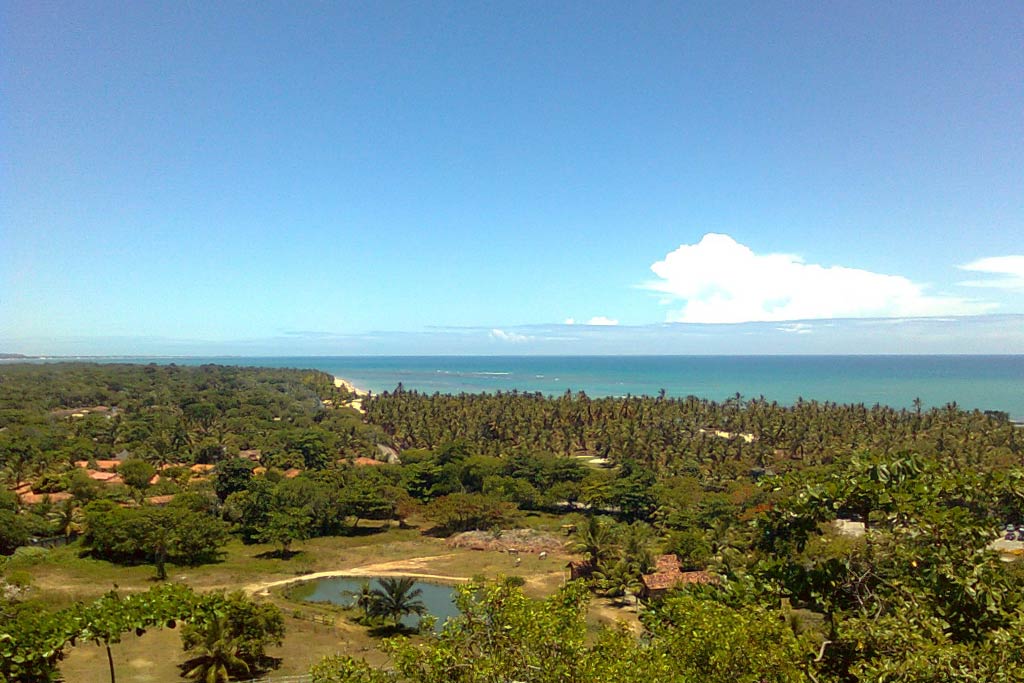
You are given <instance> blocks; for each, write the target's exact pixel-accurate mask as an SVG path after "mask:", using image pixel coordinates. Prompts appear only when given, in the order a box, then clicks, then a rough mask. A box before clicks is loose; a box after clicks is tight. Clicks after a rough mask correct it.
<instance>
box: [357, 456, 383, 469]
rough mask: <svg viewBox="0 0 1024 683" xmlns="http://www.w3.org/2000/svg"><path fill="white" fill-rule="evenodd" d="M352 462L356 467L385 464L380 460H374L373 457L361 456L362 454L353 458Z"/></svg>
mask: <svg viewBox="0 0 1024 683" xmlns="http://www.w3.org/2000/svg"><path fill="white" fill-rule="evenodd" d="M352 464H353V465H355V466H356V467H366V466H368V465H369V466H370V467H376V466H377V465H387V463H386V462H382V461H380V460H374V459H373V458H367V457H365V456H362V455H361V456H359V457H358V458H356V459H355V460H353V461H352Z"/></svg>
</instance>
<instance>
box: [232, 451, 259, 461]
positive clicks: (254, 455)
mask: <svg viewBox="0 0 1024 683" xmlns="http://www.w3.org/2000/svg"><path fill="white" fill-rule="evenodd" d="M238 457H239V458H245V459H246V460H252V461H253V462H259V461H260V458H262V457H263V451H261V450H260V449H258V448H249V449H246V450H244V451H238Z"/></svg>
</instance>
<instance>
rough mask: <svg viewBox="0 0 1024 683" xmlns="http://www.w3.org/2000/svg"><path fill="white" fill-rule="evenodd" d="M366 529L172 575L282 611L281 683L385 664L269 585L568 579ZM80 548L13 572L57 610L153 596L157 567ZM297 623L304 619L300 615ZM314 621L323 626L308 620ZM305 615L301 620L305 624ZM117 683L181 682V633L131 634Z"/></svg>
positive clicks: (101, 661)
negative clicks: (336, 576)
mask: <svg viewBox="0 0 1024 683" xmlns="http://www.w3.org/2000/svg"><path fill="white" fill-rule="evenodd" d="M522 522H523V526H529V527H531V528H535V529H541V530H546V531H551V532H552V533H557V531H558V529H559V528H560V525H561V524H562V523H563V522H564V519H563V518H561V517H558V516H553V515H530V516H529V517H528V518H526V519H524V520H522ZM364 524H365V528H363V529H362V530H361V533H360V534H359V535H355V536H341V537H328V538H317V539H312V540H309V541H305V542H302V543H299V544H296V546H295V548H294V550H295V551H297V552H296V553H295V554H294V555H293V556H291V557H290V558H289V559H287V560H283V559H279V558H277V557H274V556H273V552H272V551H273V550H274V548H272V547H271V546H266V545H249V546H247V545H243V544H242V543H241V542H238V541H233V542H232V543H230V544H229V545H228V546H227V547H226V549H225V550H226V552H225V554H224V556H223V558H222V559H221V561H220V562H217V563H215V564H209V565H204V566H200V567H169V568H168V573H169V579H170V580H171V581H178V582H181V583H186V584H188V585H190V586H192V587H193V588H195V589H196V590H200V591H208V590H218V589H223V590H238V589H246V590H248V591H249V592H252V593H253V594H254V595H256V596H257V597H258V598H259V599H263V600H270V601H272V602H274V603H275V604H277V605H278V606H279V607H280V608H281V609H282V610H283V611H284V613H285V615H286V623H285V626H286V638H285V642H284V645H283V646H282V647H280V648H273V650H272V651H270V652H268V654H270V655H271V656H274V657H278V658H280V660H281V666H280V668H279V669H277V670H276V671H274V672H272V675H274V676H286V675H293V674H301V673H305V672H307V671H308V670H309V667H310V666H311V665H313V664H315V663H316V662H318V661H319V660H320V659H321V658H322V657H324V656H326V655H330V654H336V653H344V654H349V655H353V656H356V657H361V658H364V659H366V660H367V661H370V662H371V663H375V664H381V663H383V662H384V656H383V655H382V654H380V653H379V652H378V651H377V647H376V646H377V644H378V642H379V641H378V640H377V639H375V638H374V637H372V636H370V635H369V633H368V632H367V629H366V628H365V627H363V626H360V625H358V624H355V623H353V622H352V621H351V616H352V615H351V614H350V613H349V612H347V611H346V610H343V609H341V608H337V607H333V606H325V605H312V604H310V603H301V602H297V601H293V600H290V599H289V598H288V597H287V593H288V590H287V587H286V586H277V587H274V588H272V589H269V590H267V589H266V588H265V584H268V583H273V582H287V581H290V580H295V581H300V580H302V577H303V576H305V575H307V574H310V573H313V572H332V571H344V570H356V571H358V570H361V569H362V568H368V571H367V575H373V574H374V571H373V570H374V568H375V567H377V566H380V565H384V567H386V570H385V571H388V572H391V573H401V572H402V570H403V568H405V569H408V570H409V571H410V572H416V573H422V574H430V575H434V576H441V577H450V578H451V579H457V578H471V577H476V576H485V577H488V578H493V577H496V576H498V575H506V576H521V577H523V579H524V580H525V581H526V583H525V585H524V590H525V591H526V593H527V594H528V595H530V596H532V597H542V596H544V595H548V594H550V593H551V592H552V591H554V590H555V589H556V588H557V587H558V586H559V585H560V584H561V583H562V581H564V579H565V578H566V572H565V565H566V562H567V561H568V559H569V555H568V554H566V553H557V552H556V553H551V554H550V555H549V556H548V557H547V558H546V559H540V557H538V556H537V555H527V554H522V555H521V556H520V562H519V563H517V562H516V560H515V558H514V557H512V556H511V555H509V554H508V553H504V552H498V551H489V550H467V549H456V548H450V547H448V546H446V545H445V543H444V541H443V540H441V539H437V538H433V537H430V536H427V535H423V534H422V533H421V532H420V531H419V530H417V529H399V528H396V527H390V526H380V527H374V526H372V525H371V524H366V523H364ZM80 553H81V548H80V547H79V546H78V544H72V545H71V546H67V547H64V548H58V549H54V550H51V551H48V552H47V553H45V554H44V555H42V556H41V557H40V558H39V559H38V560H37V561H35V562H33V563H31V564H30V565H27V566H10V567H8V569H21V570H24V571H28V572H29V573H30V574H31V575H32V586H33V588H32V593H31V595H30V599H32V600H34V601H36V602H38V603H39V604H40V606H41V607H45V608H60V607H64V606H67V605H69V604H72V603H74V602H76V601H81V600H91V599H94V598H96V597H98V596H100V595H102V594H103V593H105V592H107V591H109V590H110V589H111V588H113V587H115V586H116V587H117V589H118V590H119V591H121V592H132V591H138V590H146V589H148V588H149V587H151V586H153V585H154V583H155V581H154V576H155V571H154V568H153V567H152V566H150V565H145V566H137V567H122V566H118V565H114V564H111V563H109V562H105V561H101V560H94V559H91V558H88V557H81V556H80ZM297 615H298V616H297ZM311 615H317V616H319V617H320V621H323V622H326V623H320V621H311V620H310V619H309V617H310V616H311ZM298 617H303V618H298ZM622 618H625V619H627V620H631V619H633V620H635V617H634V616H633V615H632V614H631V613H630V612H629V611H628V610H621V609H616V608H612V607H611V606H609V605H606V604H603V603H602V602H601V601H595V602H594V605H593V609H592V614H591V621H592V622H593V623H607V622H609V621H614V620H621V619H622ZM111 651H112V655H113V658H114V663H115V668H116V673H117V680H118V682H119V683H154V682H161V683H162V682H168V683H172V682H173V681H180V680H183V679H182V678H181V670H180V668H179V665H180V664H181V663H182V662H183V661H184V659H185V655H184V653H183V652H182V649H181V641H180V637H179V633H178V631H177V630H171V629H154V630H151V631H148V632H147V633H146V634H145V635H143V636H141V637H139V636H135V635H134V634H131V635H128V636H126V637H125V639H124V641H123V642H121V643H119V644H117V645H115V646H113V647H112V648H111ZM61 671H62V673H63V675H64V677H65V679H66V680H67V681H68V682H69V683H79V682H83V683H92V682H93V681H97V682H99V681H107V680H109V671H108V665H107V658H106V651H105V649H104V648H102V647H97V646H95V645H91V644H89V645H78V646H77V647H73V648H69V650H68V656H67V658H66V659H65V660H64V662H63V664H62V666H61Z"/></svg>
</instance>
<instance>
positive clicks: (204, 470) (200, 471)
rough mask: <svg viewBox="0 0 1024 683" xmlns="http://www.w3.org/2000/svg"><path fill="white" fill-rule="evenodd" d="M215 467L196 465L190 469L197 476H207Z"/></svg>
mask: <svg viewBox="0 0 1024 683" xmlns="http://www.w3.org/2000/svg"><path fill="white" fill-rule="evenodd" d="M213 467H214V466H213V465H204V464H201V463H196V464H195V465H192V467H189V469H190V470H192V471H193V472H195V473H196V474H206V473H207V472H209V471H210V470H212V469H213Z"/></svg>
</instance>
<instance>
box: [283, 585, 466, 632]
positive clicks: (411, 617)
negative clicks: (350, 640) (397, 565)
mask: <svg viewBox="0 0 1024 683" xmlns="http://www.w3.org/2000/svg"><path fill="white" fill-rule="evenodd" d="M366 581H369V582H370V588H373V589H377V588H380V584H379V583H377V580H376V579H375V578H359V577H354V578H353V577H345V576H332V577H330V578H326V579H315V580H313V581H305V582H303V583H301V584H298V585H296V586H295V587H293V588H292V589H291V590H290V591H289V596H290V597H292V598H293V599H296V600H304V601H306V602H329V603H332V604H335V605H341V606H342V607H352V606H353V605H354V604H355V596H354V595H352V593H358V592H359V590H360V588H362V585H363V583H364V582H366ZM417 588H418V589H419V590H421V591H423V592H422V593H421V594H420V595H419V599H420V600H422V601H423V604H425V605H426V606H427V613H428V614H430V615H432V616H435V617H437V623H436V625H435V626H434V630H435V631H437V632H440V631H441V627H442V626H443V625H444V622H445V620H446V619H448V618H449V617H455V616H458V614H459V610H458V608H457V607H455V601H454V600H453V598H454V597H455V587H454V586H446V585H443V584H439V583H428V582H426V581H417V582H416V583H415V585H414V586H413V589H414V590H415V589H417ZM419 623H420V617H419V616H418V615H416V614H407V615H406V616H404V617H402V625H403V626H406V627H408V628H416V626H417V625H419Z"/></svg>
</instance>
